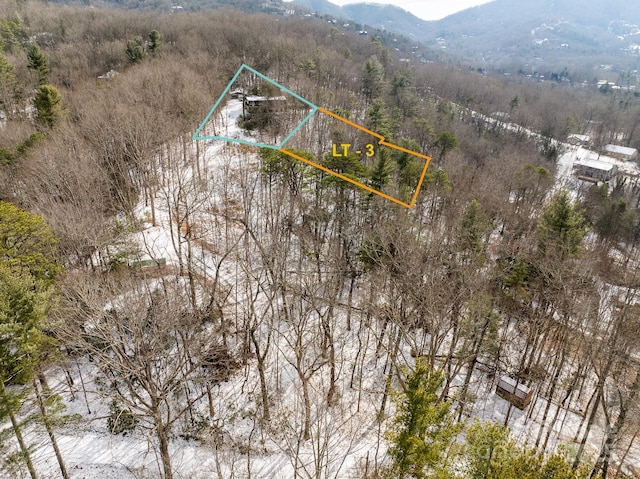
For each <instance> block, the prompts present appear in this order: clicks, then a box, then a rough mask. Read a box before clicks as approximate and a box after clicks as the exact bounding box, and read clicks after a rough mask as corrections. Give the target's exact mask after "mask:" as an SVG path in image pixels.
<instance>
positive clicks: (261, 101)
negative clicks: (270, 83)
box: [244, 95, 287, 107]
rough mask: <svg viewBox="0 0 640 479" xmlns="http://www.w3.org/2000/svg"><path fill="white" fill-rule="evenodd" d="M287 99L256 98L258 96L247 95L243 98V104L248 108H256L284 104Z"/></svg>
mask: <svg viewBox="0 0 640 479" xmlns="http://www.w3.org/2000/svg"><path fill="white" fill-rule="evenodd" d="M286 101H287V97H285V96H269V97H267V96H258V95H249V96H246V97H245V98H244V104H245V105H246V106H248V107H257V106H262V105H269V104H271V103H272V102H286Z"/></svg>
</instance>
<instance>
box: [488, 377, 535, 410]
mask: <svg viewBox="0 0 640 479" xmlns="http://www.w3.org/2000/svg"><path fill="white" fill-rule="evenodd" d="M496 394H497V395H498V396H500V397H501V398H502V399H506V400H507V401H509V402H510V403H511V404H513V405H514V406H515V407H517V408H518V409H524V408H525V407H527V406H528V405H529V403H530V402H531V396H532V395H533V391H532V390H531V388H529V387H527V386H525V385H524V384H521V383H519V382H518V380H517V379H513V378H512V377H510V376H506V375H505V376H502V377H501V378H500V380H499V381H498V386H497V387H496Z"/></svg>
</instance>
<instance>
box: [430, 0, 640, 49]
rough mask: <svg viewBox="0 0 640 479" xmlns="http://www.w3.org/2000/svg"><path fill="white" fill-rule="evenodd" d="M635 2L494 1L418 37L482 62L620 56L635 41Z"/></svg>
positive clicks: (639, 15) (638, 19)
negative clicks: (481, 59)
mask: <svg viewBox="0 0 640 479" xmlns="http://www.w3.org/2000/svg"><path fill="white" fill-rule="evenodd" d="M638 25H640V3H638V2H629V1H623V0H591V1H588V2H586V1H584V0H495V1H493V2H490V3H487V4H484V5H481V6H478V7H474V8H471V9H468V10H464V11H462V12H460V13H457V14H455V15H451V16H449V17H447V18H444V19H442V20H440V21H437V22H433V23H431V24H430V25H429V28H426V29H425V30H423V34H422V35H421V36H420V38H421V40H423V41H424V42H426V43H427V44H431V45H438V46H440V47H441V48H446V49H447V50H449V51H450V52H452V53H457V54H462V55H464V56H468V57H473V58H477V59H480V58H483V59H485V60H487V61H504V60H506V59H507V57H514V56H516V57H519V58H521V59H523V60H533V59H536V58H542V57H549V58H558V59H559V58H564V57H579V56H584V55H589V56H596V55H624V53H625V51H626V52H631V51H632V49H633V48H634V45H636V44H638V43H640V28H639V27H638Z"/></svg>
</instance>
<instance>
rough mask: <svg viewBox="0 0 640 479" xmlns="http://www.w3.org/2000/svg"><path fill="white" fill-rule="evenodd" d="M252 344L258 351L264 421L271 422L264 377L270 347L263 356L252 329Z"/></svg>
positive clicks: (257, 358)
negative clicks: (265, 362) (266, 357)
mask: <svg viewBox="0 0 640 479" xmlns="http://www.w3.org/2000/svg"><path fill="white" fill-rule="evenodd" d="M250 335H251V342H252V343H253V347H254V349H255V350H256V360H257V362H258V376H259V377H260V395H261V396H262V419H263V420H265V421H269V420H270V419H271V412H270V410H269V392H268V389H267V380H266V378H265V375H264V360H265V356H266V354H267V351H268V350H269V346H268V344H267V347H266V348H265V352H264V353H262V354H261V352H260V343H259V342H258V339H257V338H256V335H255V330H254V329H252V330H251V332H250Z"/></svg>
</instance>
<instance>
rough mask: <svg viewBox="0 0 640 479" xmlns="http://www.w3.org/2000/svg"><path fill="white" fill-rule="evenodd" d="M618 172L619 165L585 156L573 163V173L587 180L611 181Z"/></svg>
mask: <svg viewBox="0 0 640 479" xmlns="http://www.w3.org/2000/svg"><path fill="white" fill-rule="evenodd" d="M617 173H618V167H617V166H616V165H614V164H613V163H611V162H609V161H603V160H602V159H599V160H595V159H592V158H584V159H582V160H578V161H576V162H575V163H574V164H573V174H574V175H575V176H577V177H578V178H581V179H584V180H587V181H593V182H598V181H609V180H611V179H612V178H613V177H614V176H616V174H617Z"/></svg>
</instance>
